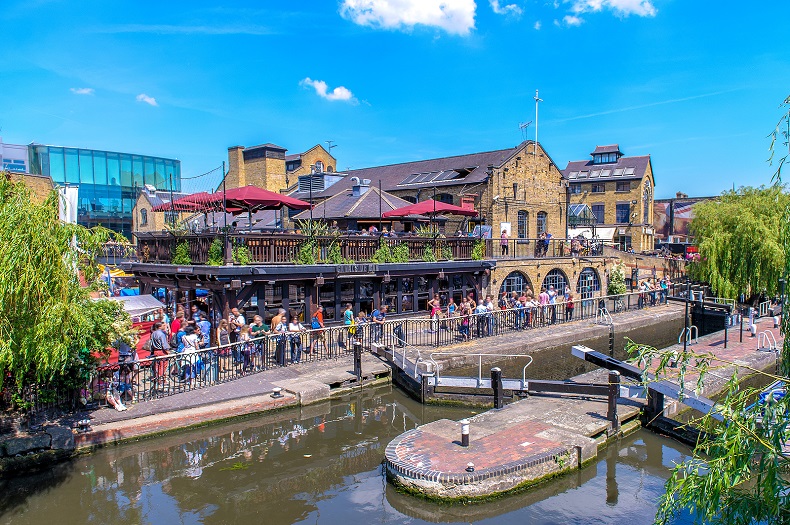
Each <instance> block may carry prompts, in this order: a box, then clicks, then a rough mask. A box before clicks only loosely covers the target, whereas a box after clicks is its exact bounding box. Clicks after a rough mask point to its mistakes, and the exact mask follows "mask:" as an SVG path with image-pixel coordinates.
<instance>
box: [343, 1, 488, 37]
mask: <svg viewBox="0 0 790 525" xmlns="http://www.w3.org/2000/svg"><path fill="white" fill-rule="evenodd" d="M476 8H477V6H476V4H475V0H343V3H342V4H341V5H340V14H341V16H343V17H344V18H348V19H349V20H351V21H352V22H354V23H355V24H359V25H363V26H371V27H380V28H383V29H411V28H413V27H414V26H415V25H425V26H432V27H438V28H440V29H443V30H444V31H446V32H448V33H450V34H456V35H468V34H469V32H470V31H471V30H472V29H474V27H475V10H476Z"/></svg>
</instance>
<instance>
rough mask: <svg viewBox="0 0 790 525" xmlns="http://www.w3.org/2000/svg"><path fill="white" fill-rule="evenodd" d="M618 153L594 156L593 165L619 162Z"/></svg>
mask: <svg viewBox="0 0 790 525" xmlns="http://www.w3.org/2000/svg"><path fill="white" fill-rule="evenodd" d="M617 159H618V155H617V153H596V154H595V155H593V164H607V163H610V162H617Z"/></svg>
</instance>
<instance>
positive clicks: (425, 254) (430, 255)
mask: <svg viewBox="0 0 790 525" xmlns="http://www.w3.org/2000/svg"><path fill="white" fill-rule="evenodd" d="M422 260H423V261H425V262H436V254H434V252H433V246H431V245H430V244H426V245H425V249H424V250H423V251H422Z"/></svg>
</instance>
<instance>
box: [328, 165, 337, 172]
mask: <svg viewBox="0 0 790 525" xmlns="http://www.w3.org/2000/svg"><path fill="white" fill-rule="evenodd" d="M334 171H335V168H334V166H332V165H331V164H330V165H329V166H327V167H326V172H327V173H334Z"/></svg>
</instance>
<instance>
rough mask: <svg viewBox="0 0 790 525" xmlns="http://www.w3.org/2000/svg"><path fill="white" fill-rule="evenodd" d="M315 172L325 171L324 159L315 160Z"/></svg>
mask: <svg viewBox="0 0 790 525" xmlns="http://www.w3.org/2000/svg"><path fill="white" fill-rule="evenodd" d="M315 172H316V173H323V172H324V161H322V160H317V161H315Z"/></svg>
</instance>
